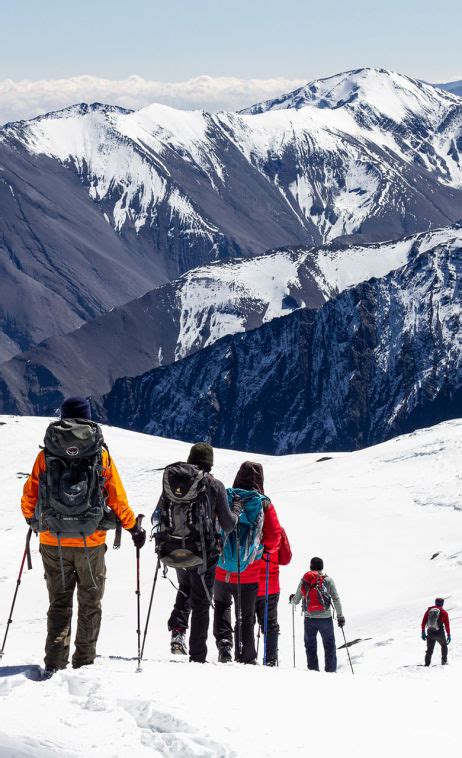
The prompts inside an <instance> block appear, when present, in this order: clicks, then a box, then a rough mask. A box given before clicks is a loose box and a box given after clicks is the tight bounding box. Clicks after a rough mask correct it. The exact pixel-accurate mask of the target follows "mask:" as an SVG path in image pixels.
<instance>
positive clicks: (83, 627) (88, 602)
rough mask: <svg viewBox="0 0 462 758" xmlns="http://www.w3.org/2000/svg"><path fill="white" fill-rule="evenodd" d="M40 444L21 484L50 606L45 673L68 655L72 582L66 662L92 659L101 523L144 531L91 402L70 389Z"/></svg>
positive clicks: (136, 537) (100, 581) (136, 533)
mask: <svg viewBox="0 0 462 758" xmlns="http://www.w3.org/2000/svg"><path fill="white" fill-rule="evenodd" d="M44 445H45V447H44V449H43V450H42V451H41V452H40V453H39V454H38V456H37V458H36V461H35V463H34V467H33V470H32V474H31V475H30V476H29V478H28V480H27V482H26V484H25V485H24V492H23V496H22V500H21V509H22V513H23V515H24V517H25V519H26V521H27V523H28V524H29V525H30V526H31V528H32V529H33V530H34V531H37V532H39V533H40V553H41V556H42V560H43V566H44V570H45V580H46V583H47V588H48V594H49V599H50V606H49V609H48V625H47V626H48V634H47V639H46V644H45V676H47V677H48V676H51V675H52V674H53V673H54V672H55V671H57V670H58V669H64V668H66V666H67V664H68V661H69V651H70V638H71V620H72V605H73V596H74V590H75V588H76V586H77V601H78V618H77V633H76V637H75V653H74V655H73V657H72V666H73V668H80V667H81V666H88V665H89V664H92V663H93V661H94V659H95V655H96V643H97V640H98V635H99V630H100V625H101V600H102V597H103V593H104V584H105V579H106V566H105V560H104V554H105V551H106V545H105V541H106V530H107V529H111V528H115V527H116V522H117V519H120V522H121V524H122V526H123V527H124V528H125V529H127V530H128V531H130V533H131V535H132V538H133V542H134V543H135V546H136V547H138V548H141V547H142V546H143V545H144V542H145V540H146V533H145V531H144V529H142V528H141V526H138V524H137V521H136V518H135V514H134V513H133V511H132V509H131V508H130V506H129V505H128V502H127V496H126V494H125V490H124V487H123V485H122V482H121V480H120V477H119V474H118V472H117V469H116V467H115V464H114V461H113V460H112V459H111V457H110V455H109V452H108V450H107V448H106V446H105V444H104V440H103V435H102V432H101V429H100V428H99V426H98V425H97V424H95V423H94V422H92V421H91V410H90V403H89V401H88V400H87V399H85V398H82V397H69V398H67V400H65V401H64V402H63V404H62V407H61V420H60V421H56V422H53V423H52V424H50V425H49V427H48V429H47V431H46V434H45V442H44Z"/></svg>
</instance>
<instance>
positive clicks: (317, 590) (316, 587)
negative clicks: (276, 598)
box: [289, 557, 345, 673]
mask: <svg viewBox="0 0 462 758" xmlns="http://www.w3.org/2000/svg"><path fill="white" fill-rule="evenodd" d="M323 569H324V562H323V560H322V558H317V557H315V558H312V559H311V563H310V570H309V571H308V572H307V573H306V574H305V575H304V576H303V577H302V579H301V580H300V583H299V585H298V587H297V591H296V592H295V594H294V595H290V597H289V602H291V603H292V604H293V605H298V603H299V602H300V600H302V598H303V611H304V616H305V649H306V658H307V661H308V668H309V669H310V671H319V662H318V652H317V639H316V638H317V635H318V632H319V633H320V635H321V638H322V643H323V645H324V658H325V670H326V671H328V672H332V673H333V672H335V671H337V651H336V645H335V632H334V622H333V618H332V611H331V608H332V605H333V606H334V608H335V611H336V613H337V623H338V625H339V626H340V627H343V626H344V625H345V618H344V616H343V612H342V606H341V603H340V598H339V595H338V592H337V588H336V586H335V583H334V580H333V579H331V578H330V577H329V576H327V575H326V574H325V573H324V572H323Z"/></svg>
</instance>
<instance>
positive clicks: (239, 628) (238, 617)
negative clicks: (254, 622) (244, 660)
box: [236, 522, 242, 660]
mask: <svg viewBox="0 0 462 758" xmlns="http://www.w3.org/2000/svg"><path fill="white" fill-rule="evenodd" d="M236 548H237V603H236V621H237V624H236V632H237V640H236V642H237V655H238V660H239V659H240V658H241V655H242V609H241V541H240V538H239V522H238V523H237V528H236Z"/></svg>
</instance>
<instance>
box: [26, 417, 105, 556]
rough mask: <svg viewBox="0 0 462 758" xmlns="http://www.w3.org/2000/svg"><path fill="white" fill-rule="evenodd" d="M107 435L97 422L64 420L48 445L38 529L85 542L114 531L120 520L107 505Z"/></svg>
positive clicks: (37, 511)
mask: <svg viewBox="0 0 462 758" xmlns="http://www.w3.org/2000/svg"><path fill="white" fill-rule="evenodd" d="M103 448H105V449H106V450H107V447H106V445H105V442H104V439H103V433H102V431H101V429H100V427H99V426H98V424H96V423H95V422H94V421H87V420H84V419H61V420H60V421H55V422H54V423H52V424H50V425H49V427H48V429H47V431H46V434H45V441H44V453H45V463H46V469H45V471H44V472H43V474H42V475H41V477H40V482H39V499H38V504H37V507H36V509H35V518H34V522H35V528H36V530H37V531H39V532H44V531H50V532H51V533H52V534H55V535H57V537H58V541H59V540H60V538H61V537H82V538H83V539H84V542H86V537H88V535H90V534H93V532H95V531H96V530H97V529H113V528H116V525H117V520H118V519H117V516H116V515H115V513H114V512H113V511H112V510H111V509H110V508H109V507H108V506H107V505H106V493H105V490H104V483H105V479H104V475H103V466H102V451H103Z"/></svg>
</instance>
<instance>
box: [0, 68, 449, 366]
mask: <svg viewBox="0 0 462 758" xmlns="http://www.w3.org/2000/svg"><path fill="white" fill-rule="evenodd" d="M461 113H462V101H461V99H460V98H458V97H457V96H455V95H452V94H450V93H448V92H444V91H443V90H438V89H435V88H434V87H432V86H431V85H426V84H422V83H421V82H418V81H416V80H413V79H410V78H408V77H405V76H401V75H398V74H394V73H392V72H389V71H384V70H376V69H362V70H359V71H353V72H349V73H347V74H341V75H338V76H336V77H330V78H329V79H325V80H318V81H316V82H312V83H310V84H308V85H307V86H306V87H304V88H302V89H301V90H298V91H297V92H295V93H290V94H289V95H287V96H285V97H283V98H279V99H278V100H276V101H271V102H269V103H264V104H262V105H260V106H255V107H253V108H251V109H249V110H248V111H247V112H245V113H241V114H237V113H215V114H209V113H204V112H201V111H194V112H187V111H179V110H175V109H172V108H168V107H166V106H160V105H152V106H149V107H147V108H144V109H142V110H140V111H137V112H130V111H126V110H123V109H120V108H115V107H111V106H105V105H100V104H93V105H91V106H89V105H78V106H74V107H71V108H68V109H66V110H64V111H61V112H58V113H51V114H48V115H46V116H42V117H39V118H37V119H34V120H31V121H25V122H18V123H12V124H7V125H5V126H4V127H3V128H2V129H0V168H1V171H0V204H1V208H2V213H1V215H0V250H2V253H3V254H2V257H1V262H0V265H1V267H2V268H1V277H0V282H1V283H0V288H1V289H0V296H1V297H0V301H1V303H2V312H1V314H0V323H1V326H2V332H3V335H4V336H3V338H2V342H1V343H0V359H6V358H9V357H11V356H12V355H13V354H14V353H17V352H20V351H23V350H25V349H28V348H30V347H31V346H33V345H34V344H37V343H38V342H39V341H40V340H42V339H44V338H46V337H48V336H52V335H54V334H62V333H63V332H66V331H69V330H71V329H73V328H77V327H78V326H80V325H81V324H82V323H83V321H85V320H88V319H89V318H92V317H93V316H95V315H97V314H98V313H99V312H101V311H104V310H107V308H108V307H111V305H118V304H120V303H122V302H126V301H128V300H129V299H131V298H133V297H136V296H139V295H141V294H143V293H144V292H145V291H147V290H148V289H151V288H152V287H154V286H157V285H160V284H162V283H164V282H166V281H169V280H172V279H175V278H177V277H178V275H180V274H182V273H184V272H186V271H188V270H190V269H192V268H194V267H197V266H200V265H204V264H206V263H209V262H211V261H215V260H228V259H230V258H232V257H236V256H244V257H249V256H255V255H258V254H263V253H264V252H265V251H267V250H269V249H272V248H273V249H274V248H276V247H281V246H296V245H313V244H315V245H319V244H324V243H326V242H329V241H331V240H334V239H343V240H344V239H345V238H349V239H351V240H352V241H356V242H361V243H364V242H370V241H382V240H384V239H397V238H399V237H401V236H403V235H406V234H413V233H417V232H420V231H426V230H428V229H429V228H432V227H437V226H442V225H446V224H450V223H453V222H454V221H457V220H458V219H459V218H460V216H461V215H462V214H461V207H462V168H461V150H462V142H461V140H462V137H461V129H462V126H461V124H462V115H461ZM90 262H91V263H90ZM89 272H90V275H89ZM12 287H15V288H16V289H17V290H19V291H20V293H21V297H20V298H19V299H18V301H19V302H17V303H16V305H14V304H13V303H11V297H10V296H9V295H8V291H11V288H12ZM56 293H57V295H56ZM55 295H56V297H57V299H55V301H54V302H55V306H53V305H52V302H53V298H55ZM58 300H59V308H58V306H57V303H58ZM53 316H54V318H53Z"/></svg>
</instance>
